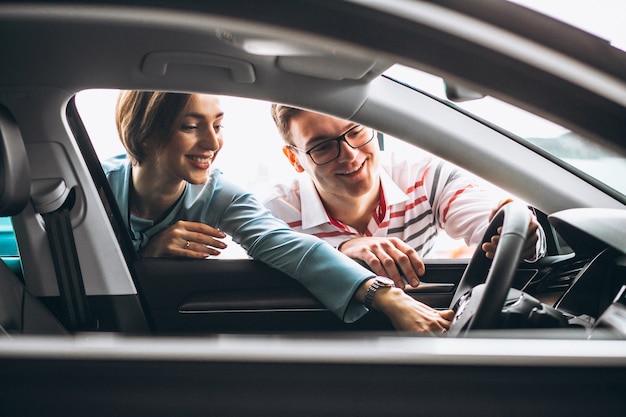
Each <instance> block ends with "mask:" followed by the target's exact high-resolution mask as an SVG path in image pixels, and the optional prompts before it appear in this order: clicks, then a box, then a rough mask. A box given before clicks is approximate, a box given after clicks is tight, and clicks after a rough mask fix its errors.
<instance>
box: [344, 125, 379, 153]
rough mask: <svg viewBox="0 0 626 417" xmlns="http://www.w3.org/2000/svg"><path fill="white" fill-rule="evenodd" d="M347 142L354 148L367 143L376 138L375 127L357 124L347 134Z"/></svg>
mask: <svg viewBox="0 0 626 417" xmlns="http://www.w3.org/2000/svg"><path fill="white" fill-rule="evenodd" d="M345 138H346V142H348V145H350V146H352V147H353V148H359V147H361V146H365V145H367V144H368V143H369V142H370V141H371V140H372V139H373V138H374V129H370V128H369V127H364V126H357V127H355V128H354V129H352V130H350V131H349V132H347V133H346V134H345Z"/></svg>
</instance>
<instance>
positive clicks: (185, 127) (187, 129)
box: [182, 125, 198, 132]
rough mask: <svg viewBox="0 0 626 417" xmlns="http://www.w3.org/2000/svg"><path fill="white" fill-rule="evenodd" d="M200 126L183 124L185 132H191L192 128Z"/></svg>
mask: <svg viewBox="0 0 626 417" xmlns="http://www.w3.org/2000/svg"><path fill="white" fill-rule="evenodd" d="M197 128H198V126H196V125H183V126H182V130H184V131H185V132H191V131H192V130H195V129H197Z"/></svg>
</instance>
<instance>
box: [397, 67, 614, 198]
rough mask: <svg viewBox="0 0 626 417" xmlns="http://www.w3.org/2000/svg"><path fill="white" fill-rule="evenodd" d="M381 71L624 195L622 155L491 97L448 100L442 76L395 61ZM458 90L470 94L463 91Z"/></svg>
mask: <svg viewBox="0 0 626 417" xmlns="http://www.w3.org/2000/svg"><path fill="white" fill-rule="evenodd" d="M385 75H386V76H388V77H390V78H393V79H395V80H398V81H400V82H402V83H403V84H406V85H410V86H412V87H415V88H417V89H419V90H422V91H424V92H426V93H428V94H431V95H433V96H435V97H438V98H440V99H442V100H444V101H447V102H448V103H450V105H452V106H455V107H457V108H460V109H462V110H464V111H466V112H468V113H470V114H472V115H475V116H476V117H478V118H480V119H483V120H485V121H487V122H489V123H491V124H493V125H495V126H497V127H499V128H501V129H504V130H506V131H508V132H510V133H512V134H514V135H516V136H518V137H519V138H521V139H523V140H525V141H527V143H528V144H529V145H532V146H537V147H539V148H541V149H542V150H543V151H545V152H547V153H548V154H550V155H551V156H552V157H554V158H555V159H557V160H559V161H561V164H562V165H566V166H569V168H570V170H572V171H578V173H579V175H580V176H587V177H590V179H591V181H593V182H596V183H597V182H600V183H601V184H603V185H604V186H606V187H608V188H611V189H613V190H614V191H617V192H618V193H619V194H621V195H622V196H623V197H624V198H625V199H626V177H624V176H618V175H615V172H624V171H626V158H624V157H623V156H622V155H621V154H618V153H616V152H614V151H612V150H610V149H608V148H604V147H602V146H600V145H598V144H596V143H594V142H592V141H590V140H587V139H585V138H583V137H581V136H579V135H577V134H575V133H573V132H571V131H570V130H568V129H566V128H564V127H562V126H560V125H557V124H555V123H553V122H551V121H548V120H546V119H543V118H541V117H538V116H536V115H534V114H532V113H529V112H527V111H525V110H522V109H520V108H518V107H515V106H513V105H510V104H508V103H505V102H503V101H500V100H498V99H496V98H493V97H489V96H486V97H482V98H481V97H480V96H479V97H478V98H477V97H476V96H472V97H471V99H469V100H464V101H458V100H455V101H454V102H452V101H450V100H449V98H448V95H447V94H446V87H445V86H446V83H445V81H444V80H443V79H441V78H439V77H436V76H433V75H431V74H428V73H426V72H423V71H419V70H417V69H414V68H409V67H405V66H402V65H395V66H393V67H391V68H390V69H388V70H387V71H386V72H385ZM461 94H464V95H468V96H467V97H469V95H471V94H473V93H471V92H468V91H463V92H461Z"/></svg>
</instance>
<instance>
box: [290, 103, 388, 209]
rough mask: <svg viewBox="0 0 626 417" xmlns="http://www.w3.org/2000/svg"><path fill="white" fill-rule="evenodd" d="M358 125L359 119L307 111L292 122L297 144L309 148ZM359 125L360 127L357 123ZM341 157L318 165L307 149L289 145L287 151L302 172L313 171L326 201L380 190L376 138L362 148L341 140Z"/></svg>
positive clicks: (292, 132) (294, 139)
mask: <svg viewBox="0 0 626 417" xmlns="http://www.w3.org/2000/svg"><path fill="white" fill-rule="evenodd" d="M356 126H357V124H356V123H354V122H350V121H346V120H342V119H337V118H334V117H330V116H326V115H322V114H318V113H312V112H307V111H303V112H301V113H299V114H298V115H297V116H296V117H294V118H292V120H291V123H290V125H289V128H290V131H291V134H292V138H293V143H294V146H295V147H296V148H298V149H301V150H304V151H308V150H310V149H311V148H313V147H314V146H316V145H319V144H321V143H324V142H325V141H328V140H329V139H333V138H336V137H338V136H341V135H343V134H345V133H346V132H348V131H350V130H351V129H352V128H355V127H356ZM357 129H358V127H357ZM339 147H340V153H339V157H338V158H337V159H335V160H333V161H331V162H328V163H326V164H324V165H317V164H316V163H315V162H313V160H312V159H311V158H310V157H309V155H307V154H306V153H305V152H301V151H298V150H296V149H293V148H291V147H288V146H285V148H283V152H284V153H285V155H286V156H287V158H288V159H289V161H290V162H291V164H292V165H293V167H294V168H295V169H296V171H298V172H302V171H306V172H307V173H308V174H309V175H311V177H312V179H313V182H314V183H315V186H316V188H317V190H318V192H319V194H320V196H321V197H322V200H323V201H328V199H331V198H364V197H365V196H367V195H371V194H372V193H377V192H378V186H379V183H380V180H379V176H378V142H377V141H376V140H372V141H370V142H369V143H367V144H366V145H364V146H361V147H359V148H352V147H350V146H349V145H348V144H347V143H346V142H345V141H339Z"/></svg>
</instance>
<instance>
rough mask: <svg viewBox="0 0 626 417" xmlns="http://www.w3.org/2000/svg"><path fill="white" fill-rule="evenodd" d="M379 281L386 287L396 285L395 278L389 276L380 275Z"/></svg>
mask: <svg viewBox="0 0 626 417" xmlns="http://www.w3.org/2000/svg"><path fill="white" fill-rule="evenodd" d="M378 281H379V282H380V283H381V284H382V285H383V286H386V287H395V284H394V283H393V280H392V279H391V278H387V277H378Z"/></svg>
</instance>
